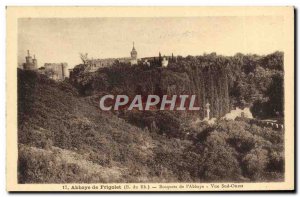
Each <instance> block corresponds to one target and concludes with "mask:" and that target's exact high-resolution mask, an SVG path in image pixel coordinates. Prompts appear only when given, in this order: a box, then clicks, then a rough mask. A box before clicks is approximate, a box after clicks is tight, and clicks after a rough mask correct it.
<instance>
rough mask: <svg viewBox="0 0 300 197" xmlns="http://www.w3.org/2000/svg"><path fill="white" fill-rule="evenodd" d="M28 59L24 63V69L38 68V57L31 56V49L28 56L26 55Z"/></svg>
mask: <svg viewBox="0 0 300 197" xmlns="http://www.w3.org/2000/svg"><path fill="white" fill-rule="evenodd" d="M25 59H26V61H25V63H23V69H24V70H37V68H38V66H37V59H36V58H35V55H34V56H33V58H32V57H31V56H30V53H29V50H27V56H26V57H25Z"/></svg>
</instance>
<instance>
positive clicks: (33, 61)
mask: <svg viewBox="0 0 300 197" xmlns="http://www.w3.org/2000/svg"><path fill="white" fill-rule="evenodd" d="M32 63H33V66H34V69H37V67H38V65H37V59H35V55H33V59H32Z"/></svg>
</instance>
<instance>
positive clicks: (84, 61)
mask: <svg viewBox="0 0 300 197" xmlns="http://www.w3.org/2000/svg"><path fill="white" fill-rule="evenodd" d="M80 59H81V60H82V62H83V64H84V65H86V64H87V62H88V54H87V53H85V54H83V53H80Z"/></svg>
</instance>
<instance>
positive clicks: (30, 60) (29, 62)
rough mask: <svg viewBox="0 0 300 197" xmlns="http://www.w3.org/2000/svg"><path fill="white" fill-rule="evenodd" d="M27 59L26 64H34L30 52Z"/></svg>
mask: <svg viewBox="0 0 300 197" xmlns="http://www.w3.org/2000/svg"><path fill="white" fill-rule="evenodd" d="M25 59H26V64H31V63H32V57H31V56H30V53H29V50H27V56H26V57H25Z"/></svg>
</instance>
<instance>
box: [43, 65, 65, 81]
mask: <svg viewBox="0 0 300 197" xmlns="http://www.w3.org/2000/svg"><path fill="white" fill-rule="evenodd" d="M39 70H40V72H41V73H43V74H45V75H47V76H48V77H49V78H51V79H54V80H56V81H62V80H64V79H65V78H66V77H69V70H68V64H67V63H45V65H44V68H43V69H39Z"/></svg>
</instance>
